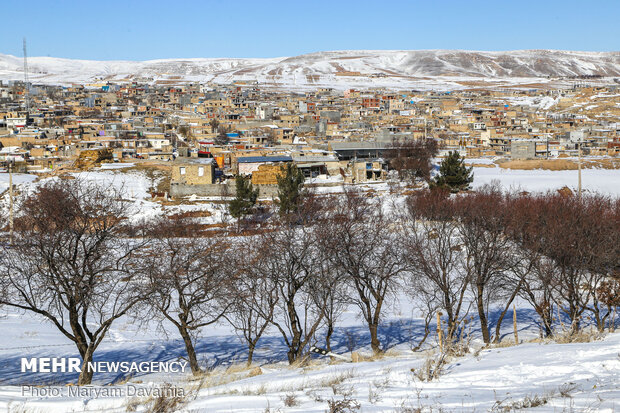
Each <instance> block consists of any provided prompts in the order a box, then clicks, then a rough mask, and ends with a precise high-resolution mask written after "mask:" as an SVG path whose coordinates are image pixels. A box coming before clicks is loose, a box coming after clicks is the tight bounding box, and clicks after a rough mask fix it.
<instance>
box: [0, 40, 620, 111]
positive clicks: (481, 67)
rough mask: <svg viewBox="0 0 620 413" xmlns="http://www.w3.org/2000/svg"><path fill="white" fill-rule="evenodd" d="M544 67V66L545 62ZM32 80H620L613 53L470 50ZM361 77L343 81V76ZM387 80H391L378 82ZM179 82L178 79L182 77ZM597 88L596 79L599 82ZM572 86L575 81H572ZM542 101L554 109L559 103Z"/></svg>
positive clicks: (190, 63)
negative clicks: (578, 77)
mask: <svg viewBox="0 0 620 413" xmlns="http://www.w3.org/2000/svg"><path fill="white" fill-rule="evenodd" d="M541 63H544V64H541ZM28 64H29V70H30V73H29V76H30V78H31V80H32V81H33V82H35V83H52V84H54V83H56V84H70V83H72V82H76V83H90V82H105V81H116V82H127V81H129V80H128V79H136V78H138V79H139V78H142V79H144V81H146V82H157V81H158V80H167V81H169V80H172V79H177V81H179V83H182V82H185V81H200V82H213V83H218V84H230V83H233V82H236V81H239V82H246V83H248V84H253V83H255V82H258V83H259V84H260V86H261V87H263V88H269V87H280V88H287V89H295V90H309V89H316V88H319V87H334V88H336V89H340V90H346V89H348V88H375V87H380V88H393V89H412V88H415V89H418V90H455V89H463V88H466V87H467V86H465V85H463V84H462V83H461V82H475V83H486V84H488V86H494V85H495V86H497V85H515V84H519V83H521V84H531V83H544V84H548V83H550V82H556V83H557V79H556V80H553V79H550V78H549V77H550V76H552V77H557V76H574V75H591V74H597V73H606V74H607V75H608V76H610V77H613V76H617V75H619V74H620V63H619V62H618V58H617V56H615V55H614V54H612V53H594V52H569V51H557V50H515V51H507V52H485V51H463V50H343V51H331V52H317V53H310V54H305V55H300V56H293V57H276V58H260V59H258V58H248V59H243V58H241V59H227V58H212V59H204V58H194V59H160V60H150V61H143V62H135V61H90V60H72V59H60V58H53V57H30V58H29V59H28ZM22 68H23V64H22V59H21V58H17V57H14V56H10V55H2V54H0V79H1V80H21V79H23V69H22ZM342 70H344V71H348V72H359V73H361V75H360V76H337V75H336V74H337V73H338V72H339V71H342ZM375 74H382V75H384V77H371V75H375ZM177 76H178V77H179V78H176V77H177ZM593 82H594V83H596V82H595V81H593ZM566 85H570V83H566ZM549 99H550V98H545V99H543V100H542V101H541V102H540V103H539V105H540V108H541V109H547V108H548V107H550V106H551V105H552V104H553V102H552V100H549Z"/></svg>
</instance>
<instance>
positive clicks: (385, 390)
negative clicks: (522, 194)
mask: <svg viewBox="0 0 620 413" xmlns="http://www.w3.org/2000/svg"><path fill="white" fill-rule="evenodd" d="M474 174H475V181H474V187H479V186H481V185H484V184H486V183H491V182H493V181H495V180H497V181H499V183H500V184H501V185H502V186H503V187H504V188H506V189H522V190H527V191H545V190H548V189H557V188H561V187H563V186H569V187H573V188H574V187H576V185H577V172H576V171H540V170H535V171H523V170H506V169H502V168H499V167H497V168H475V169H474ZM80 176H81V177H82V178H84V179H86V180H92V181H96V182H99V183H102V184H104V185H112V186H115V187H118V188H122V189H123V192H124V194H125V197H126V198H127V199H128V200H129V201H130V202H131V209H130V214H131V215H132V216H133V217H134V219H143V218H149V217H152V216H155V215H159V214H161V213H164V212H165V213H167V214H172V213H180V212H187V211H193V210H207V211H209V212H211V214H212V215H211V216H209V217H205V218H201V219H204V220H205V221H204V222H205V223H217V222H221V221H222V220H224V219H226V217H225V211H224V208H223V206H222V204H218V203H213V202H210V201H206V202H203V203H200V202H196V203H192V204H187V205H177V206H169V207H166V208H165V209H164V208H163V207H162V206H161V205H160V204H158V203H156V202H153V201H152V200H150V197H149V195H148V193H147V190H148V188H149V186H150V185H151V183H150V182H149V180H148V179H147V178H146V176H144V175H143V174H141V173H137V172H131V171H128V172H119V171H113V170H100V171H95V172H89V173H85V174H81V175H80ZM7 182H8V179H7V176H6V174H0V185H5V187H4V189H6V185H7V184H6V183H7ZM15 182H16V184H18V186H19V188H20V190H27V189H28V188H32V185H36V183H35V184H32V183H31V182H32V179H31V176H29V175H18V176H16V177H15ZM583 186H584V188H585V189H586V190H589V191H596V192H601V193H605V194H610V195H614V196H620V171H618V170H603V169H600V170H599V169H588V170H584V171H583ZM337 189H338V187H331V188H328V190H326V191H325V192H337ZM367 189H373V190H375V191H377V192H380V193H381V192H383V193H385V192H387V190H388V186H387V185H386V184H378V185H368V186H367ZM387 198H389V197H388V196H387V195H386V199H387ZM3 201H4V202H5V201H6V194H5V198H4V199H3ZM517 307H518V311H517V312H518V328H519V338H520V340H521V342H522V344H520V345H519V346H512V347H497V348H490V349H484V350H480V349H481V347H482V344H481V341H480V334H479V330H478V329H477V320H475V319H474V321H473V323H472V326H473V329H472V331H471V338H472V341H471V350H472V351H471V352H469V353H468V354H466V355H465V356H463V357H459V358H454V359H451V360H449V361H448V363H447V365H446V367H445V369H444V372H443V374H441V376H440V377H439V378H438V379H436V380H433V381H430V382H426V381H421V380H420V379H419V377H417V375H416V373H415V372H416V371H420V369H421V367H422V366H423V365H424V363H425V361H426V360H427V359H428V358H433V352H434V351H435V347H436V343H437V341H436V332H435V331H434V330H432V331H431V335H430V337H429V339H428V341H427V345H426V346H425V347H424V349H425V350H424V351H422V352H415V353H414V352H412V351H411V348H412V347H414V346H415V345H416V344H417V343H418V342H419V340H420V339H421V338H422V336H423V334H424V322H423V319H422V318H421V317H420V314H419V312H418V311H417V310H416V306H415V303H413V302H411V298H409V297H408V296H406V295H402V296H399V299H398V301H397V303H396V304H394V305H393V306H390V307H389V308H388V310H387V314H386V317H385V318H384V320H383V322H382V324H381V326H380V335H379V336H380V339H381V342H382V343H383V344H384V345H385V347H386V348H388V349H389V350H390V351H389V356H387V357H385V358H383V359H379V360H376V361H365V362H360V363H339V364H330V363H329V362H328V360H325V359H322V358H320V357H318V356H315V357H314V358H313V362H312V363H311V365H310V366H308V367H289V366H288V364H287V363H286V361H285V360H286V346H285V345H284V343H283V342H282V338H281V336H280V334H279V333H278V331H276V330H269V331H268V332H267V333H266V335H265V336H264V337H263V338H261V341H260V342H259V344H258V348H257V350H256V353H255V365H257V366H260V367H261V371H262V374H260V375H257V376H254V377H249V370H244V369H241V368H239V367H236V368H235V369H232V368H231V369H230V370H228V371H226V369H227V368H230V366H239V365H241V364H243V363H244V362H245V360H246V357H247V355H246V353H247V349H246V347H245V345H244V344H243V342H242V341H241V340H240V338H239V337H238V336H237V335H236V334H235V332H234V330H233V329H232V328H231V327H230V326H228V325H227V324H225V323H220V324H217V325H213V326H209V327H206V328H205V329H203V330H202V331H201V333H200V334H199V338H198V340H197V345H196V347H197V352H198V357H199V361H200V363H201V365H202V366H203V367H207V368H209V369H213V373H211V375H209V376H208V377H206V378H204V381H202V382H197V381H195V380H193V379H192V378H191V376H190V374H189V373H185V374H172V373H168V374H163V373H162V374H152V375H140V374H138V375H136V376H134V377H132V378H131V379H130V380H129V381H128V382H127V383H124V381H125V378H124V377H122V376H120V375H117V374H110V373H101V374H96V375H95V377H94V383H95V385H94V387H93V388H94V389H99V390H101V389H127V388H128V386H135V387H138V388H145V389H148V388H152V386H160V385H162V384H163V383H165V382H167V383H171V384H172V385H173V386H175V387H178V388H182V389H184V390H185V391H186V392H187V394H189V396H188V397H187V400H186V402H187V404H185V405H183V406H181V408H180V409H181V411H186V412H190V411H191V412H265V411H270V412H276V411H279V412H317V413H318V412H325V411H329V410H328V409H329V407H328V403H329V402H330V401H339V400H344V399H350V400H355V401H356V402H357V403H359V406H360V408H359V410H358V411H359V412H403V413H404V412H411V411H416V410H413V409H415V408H419V407H421V408H423V410H422V411H428V412H430V411H433V412H435V411H448V412H472V411H476V412H485V411H511V410H510V408H511V407H512V408H514V410H518V409H516V408H517V407H519V406H521V407H523V406H525V405H527V403H532V402H533V401H536V400H538V401H543V400H544V403H542V404H541V405H540V406H539V407H537V408H535V409H532V411H535V412H564V411H566V412H572V411H576V412H582V411H591V412H610V413H611V412H617V411H620V333H614V334H608V335H607V336H606V337H604V338H603V339H602V340H598V341H593V342H590V343H573V344H555V343H542V342H536V341H535V339H536V338H537V337H538V336H539V325H538V322H537V317H536V315H535V312H534V311H533V310H532V309H531V308H529V307H528V306H527V305H526V304H524V303H518V304H517ZM497 317H498V312H497V311H491V319H490V324H491V327H493V326H494V323H495V322H496V320H497ZM0 331H1V332H2V334H1V335H0V411H11V412H84V411H92V412H99V411H101V412H125V411H129V410H131V409H132V408H136V409H137V411H144V406H143V405H140V403H142V404H144V403H147V402H148V397H142V398H140V397H136V396H126V395H125V396H115V397H92V396H85V397H77V396H71V395H69V394H68V393H67V392H68V390H67V389H68V387H67V386H66V384H67V383H75V382H76V380H77V375H76V374H74V373H64V374H62V373H58V374H48V373H37V374H34V373H21V370H20V359H21V358H22V357H45V356H48V357H76V356H77V351H76V349H75V346H74V345H73V344H72V343H71V342H69V340H68V339H66V338H64V337H63V336H62V335H61V334H60V333H58V332H57V330H56V329H55V328H54V327H53V326H52V325H51V324H49V323H47V322H45V321H44V320H43V319H42V318H40V317H38V316H33V315H30V314H21V313H17V312H15V311H7V310H6V309H0ZM322 334H324V332H323V331H322V332H321V333H320V334H319V341H318V343H319V344H320V343H321V342H322V340H321V339H322ZM502 338H504V339H506V340H511V339H512V323H511V322H510V321H505V322H504V324H503V329H502ZM368 344H369V337H368V330H367V327H365V326H364V324H363V322H362V321H361V320H360V319H359V318H358V317H357V316H356V311H355V310H354V309H353V308H351V309H349V310H348V311H346V312H345V313H344V314H343V317H342V320H341V321H340V322H339V323H338V327H337V328H336V331H335V333H334V337H333V344H332V348H333V350H334V352H336V353H338V354H343V355H349V354H350V350H351V348H354V349H355V350H357V351H359V352H360V353H361V354H363V355H364V354H366V355H370V348H369V345H368ZM184 354H185V351H184V345H183V341H182V340H181V339H180V338H178V333H177V332H176V331H174V330H173V329H172V328H170V326H168V325H164V326H163V328H159V327H158V324H157V323H155V322H154V321H153V320H148V319H145V318H144V317H122V318H121V319H119V320H118V321H117V322H115V323H114V324H113V327H112V329H111V331H110V333H109V335H108V337H107V338H106V339H105V340H104V342H103V343H102V344H101V346H100V348H99V349H98V350H97V352H96V354H95V360H96V361H97V360H101V361H103V360H105V361H121V360H123V361H136V362H140V361H175V360H181V359H182V357H183V356H184ZM412 369H413V372H412ZM233 379H234V380H233ZM25 384H28V385H33V384H35V385H40V386H43V387H45V386H48V385H50V386H55V387H54V388H56V389H60V392H61V393H60V396H59V397H42V396H36V395H35V396H33V395H32V394H30V393H27V392H26V393H23V392H22V387H21V386H22V385H25ZM199 384H200V386H201V389H200V390H197V388H198V385H199Z"/></svg>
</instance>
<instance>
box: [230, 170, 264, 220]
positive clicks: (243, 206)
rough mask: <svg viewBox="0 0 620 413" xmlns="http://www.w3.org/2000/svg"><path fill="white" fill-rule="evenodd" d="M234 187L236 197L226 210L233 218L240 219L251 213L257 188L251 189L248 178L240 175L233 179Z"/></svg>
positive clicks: (256, 195) (256, 196)
mask: <svg viewBox="0 0 620 413" xmlns="http://www.w3.org/2000/svg"><path fill="white" fill-rule="evenodd" d="M235 187H236V189H237V195H236V197H235V199H233V200H232V201H230V203H229V204H228V210H229V211H230V215H232V217H233V218H241V217H243V216H245V215H249V214H251V213H252V210H253V209H254V205H256V199H257V198H258V188H256V189H254V188H253V186H252V182H251V181H250V177H245V176H242V175H237V177H236V178H235Z"/></svg>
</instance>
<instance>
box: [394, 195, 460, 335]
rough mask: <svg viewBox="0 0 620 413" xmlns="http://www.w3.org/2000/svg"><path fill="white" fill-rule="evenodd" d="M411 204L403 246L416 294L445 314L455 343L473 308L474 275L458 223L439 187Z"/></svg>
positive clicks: (412, 200) (410, 199)
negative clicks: (469, 293)
mask: <svg viewBox="0 0 620 413" xmlns="http://www.w3.org/2000/svg"><path fill="white" fill-rule="evenodd" d="M407 207H408V208H407V211H406V215H405V216H404V217H403V220H402V222H403V224H404V228H403V235H404V240H403V241H404V242H403V245H404V246H405V248H406V258H407V262H408V264H409V267H408V274H409V275H410V278H409V285H410V287H411V291H412V295H414V296H415V297H418V298H420V299H421V300H422V301H423V302H424V305H425V307H426V308H427V309H429V310H436V311H441V312H442V313H444V314H445V316H446V318H447V332H446V335H445V339H446V341H447V342H449V343H451V342H453V341H454V340H455V339H456V338H457V337H458V332H459V328H460V326H461V323H462V321H463V320H464V319H465V316H466V315H467V313H468V311H469V307H468V306H467V300H466V293H467V291H468V288H469V282H470V277H469V275H470V274H468V272H467V271H466V254H465V251H464V247H463V245H462V241H461V239H460V234H459V231H458V225H457V223H456V222H455V221H454V219H453V217H452V215H453V213H452V209H451V205H450V203H449V202H448V201H447V199H446V194H442V193H441V192H440V191H439V190H434V191H429V192H426V193H425V194H422V195H418V196H413V197H410V198H409V199H408V202H407Z"/></svg>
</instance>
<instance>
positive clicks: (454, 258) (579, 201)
mask: <svg viewBox="0 0 620 413" xmlns="http://www.w3.org/2000/svg"><path fill="white" fill-rule="evenodd" d="M405 216H406V219H404V220H403V222H406V223H407V224H406V225H405V226H406V229H405V233H406V237H405V240H406V241H405V244H406V246H407V250H408V253H407V256H408V259H410V260H411V261H412V265H411V267H410V268H409V270H410V271H411V273H412V274H415V277H414V279H415V283H414V284H415V285H414V288H413V290H414V291H415V292H416V294H418V295H419V296H420V297H421V298H422V302H424V303H427V304H428V303H431V302H433V303H434V307H435V308H436V309H438V310H440V311H441V312H443V313H444V314H445V315H446V317H447V322H448V333H447V334H448V337H449V338H451V339H454V335H455V333H456V332H457V331H459V329H460V328H461V323H462V322H463V321H464V320H465V317H464V315H467V314H468V308H467V306H469V305H470V304H471V305H473V306H474V307H475V309H476V312H477V316H478V319H479V322H480V329H481V333H482V337H483V339H484V341H485V343H489V342H491V340H492V336H493V337H494V340H495V341H499V339H500V329H501V324H502V321H503V319H504V317H505V316H506V313H507V312H508V310H509V308H510V306H511V304H512V303H513V301H514V300H515V299H516V298H517V297H521V298H522V299H524V300H526V301H527V302H528V303H530V304H531V306H532V307H533V308H534V309H535V311H536V312H537V314H538V315H539V318H540V322H541V326H542V330H543V333H544V335H547V336H549V335H551V334H552V333H553V321H554V319H556V320H558V321H559V322H561V320H562V319H563V318H567V319H568V321H569V323H570V330H571V332H572V333H575V332H576V331H577V330H579V328H580V323H581V322H582V321H583V319H584V317H585V316H586V315H589V316H590V317H591V318H592V319H593V320H594V323H595V325H596V326H597V328H598V329H599V330H600V331H602V330H604V329H605V328H606V326H607V324H608V321H611V320H613V319H614V318H615V316H614V311H615V307H616V306H618V305H619V304H620V297H619V296H618V295H617V292H618V290H619V287H620V272H619V271H620V202H619V201H618V200H614V199H610V198H607V197H604V196H600V195H593V196H584V197H583V198H579V197H574V196H567V195H563V194H560V193H548V194H541V195H530V194H503V193H502V192H500V191H499V190H497V189H496V188H493V187H488V188H485V189H483V190H481V191H478V192H476V193H470V194H467V195H462V196H452V197H450V196H448V194H446V193H443V192H441V191H431V192H427V193H422V194H421V195H418V196H414V197H410V198H409V199H408V201H407V212H406V214H405ZM414 222H415V224H414ZM468 296H471V300H469V299H468ZM492 307H494V308H499V316H498V319H497V321H496V322H495V333H494V334H491V331H490V328H489V327H490V326H489V308H492ZM554 308H555V310H557V313H558V314H559V316H558V317H554ZM432 309H433V308H431V310H432ZM610 328H612V329H613V322H612V323H611V324H610Z"/></svg>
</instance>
